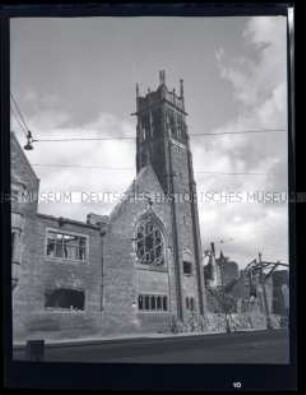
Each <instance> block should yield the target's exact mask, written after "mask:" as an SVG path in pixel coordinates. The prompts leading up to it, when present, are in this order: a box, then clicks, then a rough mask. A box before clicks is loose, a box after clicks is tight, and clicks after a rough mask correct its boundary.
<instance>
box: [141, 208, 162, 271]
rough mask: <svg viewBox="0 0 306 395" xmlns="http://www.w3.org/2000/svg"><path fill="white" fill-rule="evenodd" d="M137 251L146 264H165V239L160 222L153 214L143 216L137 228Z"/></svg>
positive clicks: (142, 261)
mask: <svg viewBox="0 0 306 395" xmlns="http://www.w3.org/2000/svg"><path fill="white" fill-rule="evenodd" d="M136 253H137V257H138V259H139V261H140V263H142V264H145V265H157V266H161V265H163V264H164V239H163V234H162V231H161V229H160V226H159V224H158V223H157V221H156V220H155V219H154V217H152V216H148V217H145V218H143V219H142V220H141V221H140V222H139V223H138V225H137V228H136Z"/></svg>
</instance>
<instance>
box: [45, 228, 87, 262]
mask: <svg viewBox="0 0 306 395" xmlns="http://www.w3.org/2000/svg"><path fill="white" fill-rule="evenodd" d="M50 232H53V233H57V234H63V235H67V236H75V237H80V238H84V239H85V259H73V258H65V257H58V256H50V255H48V239H49V233H50ZM44 258H45V261H55V262H63V263H67V262H70V263H87V264H88V263H89V235H88V234H84V233H78V232H74V231H69V230H61V229H58V228H51V227H47V228H46V229H45V245H44Z"/></svg>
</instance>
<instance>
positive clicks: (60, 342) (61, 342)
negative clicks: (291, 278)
mask: <svg viewBox="0 0 306 395" xmlns="http://www.w3.org/2000/svg"><path fill="white" fill-rule="evenodd" d="M260 331H265V330H264V329H251V328H246V329H243V330H237V331H233V332H231V333H232V334H235V333H239V332H240V333H241V332H260ZM225 333H226V332H225V331H220V332H216V331H206V332H189V333H176V334H175V333H156V332H154V333H143V334H140V333H137V334H127V335H110V336H92V337H82V338H77V339H49V340H46V341H45V345H46V346H52V347H56V346H69V345H71V346H77V345H80V346H81V345H94V344H100V343H101V342H103V343H104V344H107V343H120V342H122V341H124V342H130V341H133V340H140V341H141V340H149V339H152V340H153V339H171V338H172V339H178V338H181V337H195V336H209V335H210V336H218V335H223V334H225ZM29 340H31V339H29ZM33 340H34V339H33ZM25 346H26V341H23V342H15V343H14V344H13V348H14V349H16V350H17V349H23V348H24V347H25Z"/></svg>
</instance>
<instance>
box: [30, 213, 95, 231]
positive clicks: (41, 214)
mask: <svg viewBox="0 0 306 395" xmlns="http://www.w3.org/2000/svg"><path fill="white" fill-rule="evenodd" d="M36 215H37V216H38V217H40V218H45V219H50V220H53V221H60V220H62V221H63V222H65V223H67V224H72V225H79V226H83V227H84V228H89V229H95V230H99V229H100V228H99V226H97V225H93V224H87V223H86V222H82V221H77V220H74V219H70V218H65V217H55V216H54V215H49V214H43V213H36Z"/></svg>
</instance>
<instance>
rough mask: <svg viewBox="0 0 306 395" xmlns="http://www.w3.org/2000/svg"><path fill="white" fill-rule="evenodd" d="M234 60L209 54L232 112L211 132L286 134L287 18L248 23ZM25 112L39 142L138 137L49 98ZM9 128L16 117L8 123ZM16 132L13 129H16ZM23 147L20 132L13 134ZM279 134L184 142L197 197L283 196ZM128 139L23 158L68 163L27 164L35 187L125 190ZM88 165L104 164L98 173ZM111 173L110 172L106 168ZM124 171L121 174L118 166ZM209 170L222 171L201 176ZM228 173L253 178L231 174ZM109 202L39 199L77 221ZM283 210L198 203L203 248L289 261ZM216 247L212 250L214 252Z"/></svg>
mask: <svg viewBox="0 0 306 395" xmlns="http://www.w3.org/2000/svg"><path fill="white" fill-rule="evenodd" d="M243 39H244V43H243V45H242V46H241V47H240V48H239V50H240V52H239V56H233V55H232V53H231V52H230V49H229V48H227V47H224V46H223V47H219V48H217V50H216V51H215V59H216V66H217V68H218V70H219V74H220V80H221V83H223V85H224V87H226V86H227V87H228V86H229V87H230V88H231V91H232V98H231V99H232V101H233V102H234V103H235V105H237V107H238V108H239V116H237V117H236V118H234V119H231V120H230V121H228V122H227V123H226V124H220V125H219V126H218V127H217V128H215V129H214V130H209V132H212V133H222V132H226V133H231V132H236V131H248V130H260V129H262V130H264V129H279V128H280V129H284V130H286V129H287V86H286V78H287V75H286V63H287V58H286V18H283V17H280V18H279V17H254V18H250V19H248V22H247V24H246V26H245V29H244V31H243ZM24 103H27V106H28V108H30V109H31V111H29V112H28V113H29V114H30V116H29V119H28V123H29V125H31V129H33V132H35V134H36V137H38V138H60V137H77V136H80V137H86V136H88V137H96V136H110V137H117V138H120V137H125V136H134V135H135V124H134V123H133V122H132V121H130V120H127V117H126V116H125V115H124V114H122V117H118V116H115V115H114V114H112V113H105V112H101V113H99V114H96V115H95V116H92V117H91V119H90V121H87V122H84V123H82V126H76V124H77V125H80V124H81V123H79V122H77V121H76V119H77V117H75V116H73V114H72V112H69V109H68V108H69V106H68V105H67V106H64V105H62V102H61V101H60V100H59V98H58V97H56V95H54V94H48V95H47V94H45V95H42V96H40V95H37V94H36V92H35V91H30V90H29V91H28V92H26V94H25V97H24ZM13 122H15V121H13ZM13 127H14V128H16V129H17V130H18V125H17V124H16V123H13ZM18 135H19V138H20V141H21V143H23V141H24V136H23V135H22V134H21V133H19V134H18ZM286 147H287V137H286V133H263V134H255V133H254V134H249V135H246V134H241V135H240V134H239V135H238V134H235V135H230V134H228V135H224V136H220V137H208V136H207V137H203V138H194V137H192V138H191V149H192V152H193V159H194V161H193V162H194V168H195V177H196V181H197V186H198V191H199V192H203V191H217V192H220V191H221V192H226V191H227V192H247V191H250V192H252V191H270V190H272V191H273V190H286V188H287V152H286V149H287V148H286ZM135 148H136V147H135V141H134V140H114V141H95V142H92V141H91V142H85V141H82V142H73V143H72V142H70V143H69V142H67V143H43V142H41V143H36V144H35V149H34V150H33V151H31V152H28V153H27V155H28V157H29V159H30V161H31V163H33V164H49V163H50V164H54V163H55V164H57V165H61V166H73V165H74V164H76V165H77V166H83V168H79V167H75V168H73V167H72V168H71V167H55V168H50V167H45V168H44V167H38V166H37V167H34V169H35V171H36V172H37V174H38V176H39V177H40V178H41V190H42V191H83V192H90V191H92V192H117V193H121V192H124V191H125V190H126V188H127V187H128V186H129V184H130V183H131V182H132V180H133V178H134V176H135V174H136V170H135ZM86 166H92V167H95V166H96V167H103V168H104V169H96V168H91V169H88V168H86ZM114 167H115V168H117V170H110V169H108V168H114ZM119 169H121V170H119ZM205 172H213V173H216V172H217V173H220V174H207V173H205ZM227 173H255V174H253V175H248V176H247V175H243V174H241V175H236V176H232V175H230V174H227ZM115 203H116V202H110V203H107V202H92V204H90V203H89V202H88V201H84V202H83V203H74V204H60V203H56V202H51V203H42V204H41V205H40V210H41V211H43V212H46V213H49V214H53V215H62V216H66V217H71V218H75V219H79V220H84V219H85V216H86V214H87V213H88V212H89V211H96V212H97V213H101V214H108V213H109V212H110V210H111V208H112V207H113V205H114V204H115ZM286 210H287V207H286V204H274V205H273V204H265V203H227V204H224V203H216V202H215V203H211V202H210V203H208V202H205V201H200V202H199V213H200V224H201V234H202V240H203V248H207V247H208V244H209V243H210V241H218V240H221V239H224V240H228V239H233V240H232V241H231V242H230V243H228V244H226V243H224V245H223V248H224V252H225V253H226V254H229V255H231V256H232V258H233V259H236V260H237V262H238V263H239V264H240V265H242V266H243V265H244V264H246V263H247V262H248V261H249V260H251V259H253V258H254V257H255V255H256V254H257V252H258V250H261V251H262V252H263V253H264V254H266V255H267V256H269V257H270V259H272V260H273V259H278V258H279V259H283V258H284V259H286V258H287V247H288V246H287V232H288V223H287V222H288V218H287V211H286ZM217 248H218V247H217Z"/></svg>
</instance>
